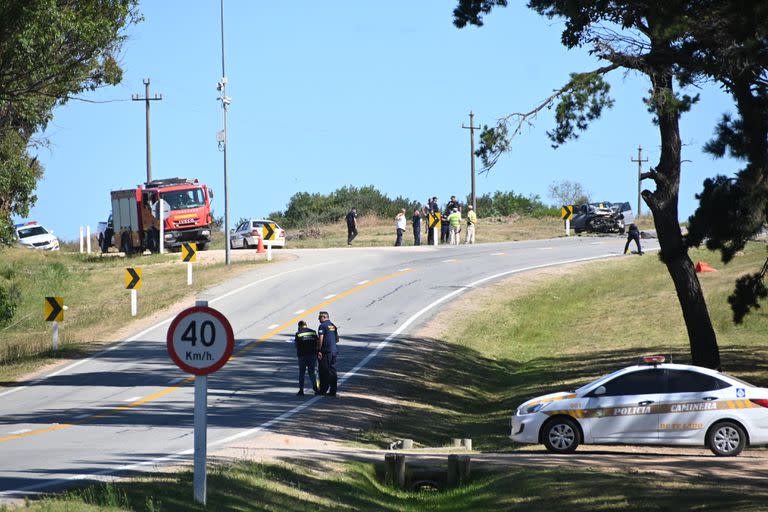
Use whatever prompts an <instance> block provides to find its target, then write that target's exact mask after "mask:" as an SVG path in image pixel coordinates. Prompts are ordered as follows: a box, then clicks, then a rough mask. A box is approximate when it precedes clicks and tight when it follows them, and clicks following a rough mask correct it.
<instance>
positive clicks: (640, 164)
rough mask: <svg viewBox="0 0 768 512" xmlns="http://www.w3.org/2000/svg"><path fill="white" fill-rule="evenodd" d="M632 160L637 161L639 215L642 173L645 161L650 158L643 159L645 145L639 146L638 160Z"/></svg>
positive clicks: (638, 211) (638, 214) (638, 209)
mask: <svg viewBox="0 0 768 512" xmlns="http://www.w3.org/2000/svg"><path fill="white" fill-rule="evenodd" d="M630 161H632V162H637V217H639V216H640V181H641V180H640V175H641V174H642V173H643V162H647V161H648V159H647V158H646V159H643V146H637V160H635V159H634V158H630Z"/></svg>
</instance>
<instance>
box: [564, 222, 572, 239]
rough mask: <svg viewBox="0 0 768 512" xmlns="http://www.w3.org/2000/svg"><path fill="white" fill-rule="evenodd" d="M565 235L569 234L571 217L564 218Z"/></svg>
mask: <svg viewBox="0 0 768 512" xmlns="http://www.w3.org/2000/svg"><path fill="white" fill-rule="evenodd" d="M565 236H571V219H565Z"/></svg>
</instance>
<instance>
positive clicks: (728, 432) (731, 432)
mask: <svg viewBox="0 0 768 512" xmlns="http://www.w3.org/2000/svg"><path fill="white" fill-rule="evenodd" d="M707 444H708V446H709V449H710V450H712V453H714V454H715V455H717V456H719V457H735V456H736V455H738V454H740V453H741V451H742V450H743V449H744V446H745V445H746V444H747V435H746V433H745V432H744V429H743V428H741V427H740V426H739V425H737V424H736V423H733V422H731V421H723V422H721V423H717V424H716V425H715V426H713V427H712V428H711V429H709V432H708V433H707Z"/></svg>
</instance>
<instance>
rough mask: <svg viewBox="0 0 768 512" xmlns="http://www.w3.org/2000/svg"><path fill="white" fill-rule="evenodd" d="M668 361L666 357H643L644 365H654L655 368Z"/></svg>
mask: <svg viewBox="0 0 768 512" xmlns="http://www.w3.org/2000/svg"><path fill="white" fill-rule="evenodd" d="M666 360H667V358H666V357H664V356H643V358H642V361H643V364H652V365H654V366H656V365H657V364H662V363H663V362H664V361H666Z"/></svg>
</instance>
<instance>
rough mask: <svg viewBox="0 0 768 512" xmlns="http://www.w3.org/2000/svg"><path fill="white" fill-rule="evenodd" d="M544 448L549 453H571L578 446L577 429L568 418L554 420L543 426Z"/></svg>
mask: <svg viewBox="0 0 768 512" xmlns="http://www.w3.org/2000/svg"><path fill="white" fill-rule="evenodd" d="M542 437H543V440H544V446H545V447H546V448H547V450H549V451H550V452H555V453H571V452H573V451H574V450H576V447H578V446H579V442H580V440H579V427H578V426H577V425H576V422H575V421H573V420H572V419H570V418H554V419H552V420H549V422H547V423H546V424H545V425H544V430H543V436H542Z"/></svg>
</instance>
